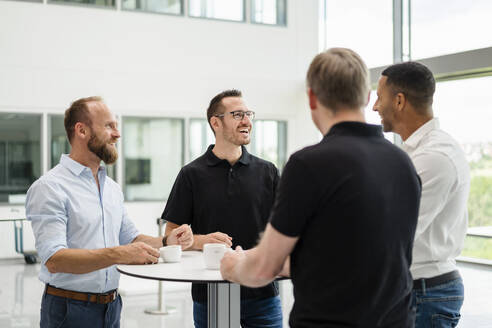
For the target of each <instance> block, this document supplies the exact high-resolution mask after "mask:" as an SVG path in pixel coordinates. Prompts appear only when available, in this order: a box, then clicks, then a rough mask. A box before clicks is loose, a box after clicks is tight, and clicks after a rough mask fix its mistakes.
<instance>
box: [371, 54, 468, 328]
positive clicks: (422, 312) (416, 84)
mask: <svg viewBox="0 0 492 328" xmlns="http://www.w3.org/2000/svg"><path fill="white" fill-rule="evenodd" d="M435 86H436V83H435V80H434V77H433V75H432V72H431V71H430V70H429V69H428V68H427V67H425V66H424V65H422V64H420V63H416V62H406V63H400V64H395V65H392V66H390V67H388V68H387V69H385V70H384V71H383V72H382V76H381V78H380V79H379V83H378V89H377V95H378V99H377V101H376V103H375V104H374V108H373V109H374V110H375V111H377V112H378V113H379V115H380V116H381V123H382V125H383V128H384V131H386V132H389V131H392V132H395V133H398V134H399V135H400V136H401V138H402V139H403V146H402V148H403V150H405V151H406V152H407V153H408V155H409V156H410V158H411V159H412V162H413V164H414V165H415V168H416V169H417V173H418V174H419V176H420V178H421V180H422V199H421V202H420V211H419V219H418V224H417V231H416V233H415V241H414V248H413V262H412V266H411V268H410V270H411V272H412V276H413V279H414V282H413V284H414V286H413V304H414V306H415V308H416V312H417V315H416V325H415V327H417V328H422V327H455V326H456V325H457V324H458V321H459V319H460V309H461V306H462V304H463V295H464V288H463V282H462V280H461V277H460V274H459V272H458V270H457V267H456V257H457V256H458V255H459V254H460V253H461V250H462V248H463V242H464V239H465V235H466V228H467V223H468V213H467V206H466V202H467V199H468V193H469V190H470V173H469V167H468V163H467V161H466V158H465V155H464V153H463V151H462V149H461V148H460V146H459V145H458V143H457V142H456V141H455V140H454V139H453V138H452V137H451V136H450V135H449V134H447V133H446V132H444V131H442V130H441V129H439V121H438V119H437V118H434V117H433V112H432V101H433V96H434V91H435Z"/></svg>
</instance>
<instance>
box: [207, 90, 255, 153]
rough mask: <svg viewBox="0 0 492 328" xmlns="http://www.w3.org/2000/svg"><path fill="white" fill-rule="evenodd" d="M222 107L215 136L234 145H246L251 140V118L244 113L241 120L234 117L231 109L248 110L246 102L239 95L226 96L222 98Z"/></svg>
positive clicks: (236, 110)
mask: <svg viewBox="0 0 492 328" xmlns="http://www.w3.org/2000/svg"><path fill="white" fill-rule="evenodd" d="M222 107H223V108H225V110H224V112H223V113H222V114H224V116H223V117H220V118H218V119H220V121H221V123H220V124H219V128H218V130H216V138H221V139H223V141H225V142H227V143H229V144H233V145H235V146H242V145H247V144H249V143H250V141H251V130H252V128H253V124H252V122H251V120H250V119H249V118H248V117H247V116H246V115H244V117H243V119H242V120H236V119H234V117H233V115H232V114H231V112H232V111H235V112H238V111H243V112H246V111H248V108H247V107H246V104H245V103H244V101H243V99H242V98H241V97H226V98H224V99H222Z"/></svg>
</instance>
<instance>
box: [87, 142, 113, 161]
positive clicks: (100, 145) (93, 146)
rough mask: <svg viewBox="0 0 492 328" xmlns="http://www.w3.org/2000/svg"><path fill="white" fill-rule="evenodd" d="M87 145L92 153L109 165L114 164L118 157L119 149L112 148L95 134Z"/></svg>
mask: <svg viewBox="0 0 492 328" xmlns="http://www.w3.org/2000/svg"><path fill="white" fill-rule="evenodd" d="M87 147H88V148H89V150H90V151H91V152H92V153H94V154H95V155H96V156H97V157H99V158H100V159H101V160H102V161H103V162H104V163H106V164H108V165H109V164H113V163H114V162H116V160H117V159H118V151H117V150H116V149H112V148H110V147H109V146H108V144H106V143H104V142H102V141H101V140H100V139H99V138H97V137H96V136H95V135H94V134H93V135H92V136H91V138H90V139H89V142H88V143H87Z"/></svg>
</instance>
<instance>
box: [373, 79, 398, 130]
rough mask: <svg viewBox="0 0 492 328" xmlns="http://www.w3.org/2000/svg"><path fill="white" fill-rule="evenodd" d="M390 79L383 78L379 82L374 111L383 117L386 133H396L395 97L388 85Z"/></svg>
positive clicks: (382, 121) (382, 122)
mask: <svg viewBox="0 0 492 328" xmlns="http://www.w3.org/2000/svg"><path fill="white" fill-rule="evenodd" d="M387 79H388V77H386V76H384V75H383V76H381V77H380V78H379V82H378V89H377V96H378V99H377V100H376V102H375V103H374V106H373V108H372V109H373V110H374V111H376V112H378V114H379V116H380V117H381V125H382V126H383V130H384V132H394V128H395V120H396V118H395V111H396V109H395V95H394V94H393V92H392V91H391V88H390V87H388V85H387V84H386V80H387Z"/></svg>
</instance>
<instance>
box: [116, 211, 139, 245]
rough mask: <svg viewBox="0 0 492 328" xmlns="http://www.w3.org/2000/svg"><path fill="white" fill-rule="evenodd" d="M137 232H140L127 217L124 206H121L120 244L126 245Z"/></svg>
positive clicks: (135, 236)
mask: <svg viewBox="0 0 492 328" xmlns="http://www.w3.org/2000/svg"><path fill="white" fill-rule="evenodd" d="M139 234H140V232H139V231H138V229H137V228H136V227H135V224H133V222H132V220H130V218H129V217H128V212H127V211H126V208H124V207H123V218H122V221H121V229H120V245H127V244H129V243H131V242H132V241H133V240H134V239H135V238H137V236H138V235H139Z"/></svg>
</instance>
